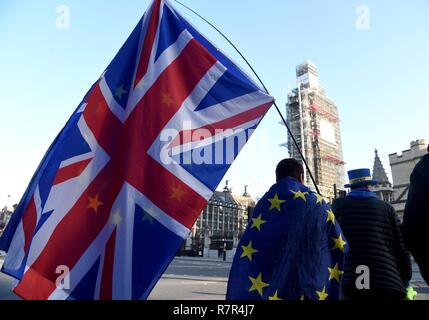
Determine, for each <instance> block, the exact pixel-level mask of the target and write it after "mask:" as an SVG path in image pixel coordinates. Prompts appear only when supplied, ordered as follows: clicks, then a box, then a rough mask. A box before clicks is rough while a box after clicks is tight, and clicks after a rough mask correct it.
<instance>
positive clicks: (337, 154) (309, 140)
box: [285, 61, 345, 200]
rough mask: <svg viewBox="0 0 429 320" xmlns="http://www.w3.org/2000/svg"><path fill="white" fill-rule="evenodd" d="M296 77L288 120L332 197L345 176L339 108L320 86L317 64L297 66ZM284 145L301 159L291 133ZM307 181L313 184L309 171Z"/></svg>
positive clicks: (324, 189) (320, 182)
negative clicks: (296, 84)
mask: <svg viewBox="0 0 429 320" xmlns="http://www.w3.org/2000/svg"><path fill="white" fill-rule="evenodd" d="M296 77H297V81H298V87H297V88H296V89H294V90H292V91H291V92H289V93H288V102H287V105H286V107H287V122H288V125H289V127H290V129H291V131H292V133H293V135H294V137H295V138H296V140H297V142H298V145H299V146H300V148H301V149H302V151H303V154H304V157H305V158H306V160H307V162H308V165H309V167H310V170H311V171H312V173H313V174H314V178H315V180H316V183H317V185H318V187H319V189H320V191H321V193H322V194H323V195H324V196H325V198H327V199H330V200H332V199H333V198H334V196H335V195H334V185H336V186H337V187H338V188H343V186H344V178H345V175H344V165H345V163H344V161H343V150H342V143H341V130H340V118H339V115H338V108H337V106H336V105H335V103H334V102H333V101H332V100H330V99H329V98H328V97H327V96H326V93H325V90H324V89H323V88H322V87H321V86H320V84H319V77H318V73H317V67H316V65H314V64H313V63H311V62H310V61H306V62H304V63H302V64H300V65H298V66H297V67H296ZM285 145H287V147H288V149H289V154H290V156H291V157H292V158H295V159H301V157H300V155H299V152H298V149H297V148H296V146H295V145H294V143H293V141H292V137H291V136H290V135H289V138H288V142H287V144H285ZM305 184H306V185H308V186H309V187H312V186H313V183H312V181H311V179H310V176H309V174H308V172H307V174H306V177H305Z"/></svg>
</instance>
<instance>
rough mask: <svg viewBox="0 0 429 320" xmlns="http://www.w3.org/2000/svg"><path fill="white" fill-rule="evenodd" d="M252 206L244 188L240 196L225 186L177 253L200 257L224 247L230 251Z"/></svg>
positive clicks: (238, 237) (215, 196)
mask: <svg viewBox="0 0 429 320" xmlns="http://www.w3.org/2000/svg"><path fill="white" fill-rule="evenodd" d="M255 205H256V203H255V200H254V199H253V198H252V197H251V196H250V195H249V194H248V193H247V187H246V188H245V191H244V194H243V195H237V194H233V193H232V190H231V189H230V188H229V187H228V182H227V184H226V186H225V188H224V190H223V191H215V192H214V194H213V196H212V197H211V199H210V200H209V201H208V203H207V205H206V207H205V208H204V209H203V211H202V213H201V215H200V217H199V218H198V220H197V221H196V222H195V224H194V226H193V227H192V232H191V234H190V236H189V238H188V239H187V241H186V242H185V243H184V245H183V247H182V250H181V251H182V252H184V251H187V252H188V253H189V252H190V253H193V254H198V255H203V254H204V252H205V253H207V252H208V251H209V250H218V249H219V248H220V247H224V246H226V247H227V249H228V250H232V249H233V248H235V247H236V246H237V244H238V241H239V240H240V239H241V236H242V235H243V233H244V230H245V229H246V226H247V222H248V219H249V216H250V215H251V214H252V212H253V209H254V207H255Z"/></svg>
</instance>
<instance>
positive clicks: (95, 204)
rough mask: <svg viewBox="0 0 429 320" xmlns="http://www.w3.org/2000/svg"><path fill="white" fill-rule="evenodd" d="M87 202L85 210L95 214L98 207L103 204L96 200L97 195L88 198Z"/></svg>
mask: <svg viewBox="0 0 429 320" xmlns="http://www.w3.org/2000/svg"><path fill="white" fill-rule="evenodd" d="M88 201H89V204H88V206H87V208H88V209H92V210H94V212H95V213H97V211H98V207H99V206H101V205H103V202H101V201H100V200H99V199H98V193H97V195H96V196H95V197H88Z"/></svg>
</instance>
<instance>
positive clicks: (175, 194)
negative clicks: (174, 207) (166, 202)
mask: <svg viewBox="0 0 429 320" xmlns="http://www.w3.org/2000/svg"><path fill="white" fill-rule="evenodd" d="M170 189H171V191H172V194H171V196H170V199H176V200H177V201H179V202H182V198H183V196H184V195H185V194H186V192H185V191H183V190H182V188H181V187H180V186H177V187H170Z"/></svg>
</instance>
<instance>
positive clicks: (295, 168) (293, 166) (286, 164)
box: [276, 159, 304, 183]
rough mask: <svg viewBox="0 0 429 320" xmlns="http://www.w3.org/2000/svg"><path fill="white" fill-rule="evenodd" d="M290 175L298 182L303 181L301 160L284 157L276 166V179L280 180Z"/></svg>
mask: <svg viewBox="0 0 429 320" xmlns="http://www.w3.org/2000/svg"><path fill="white" fill-rule="evenodd" d="M286 177H292V178H295V179H297V180H298V181H299V182H301V183H303V182H304V168H303V167H302V164H301V162H299V161H298V160H296V159H284V160H282V161H280V162H279V164H278V165H277V168H276V180H277V182H279V181H280V180H282V179H284V178H286Z"/></svg>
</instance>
